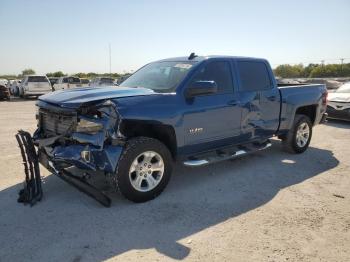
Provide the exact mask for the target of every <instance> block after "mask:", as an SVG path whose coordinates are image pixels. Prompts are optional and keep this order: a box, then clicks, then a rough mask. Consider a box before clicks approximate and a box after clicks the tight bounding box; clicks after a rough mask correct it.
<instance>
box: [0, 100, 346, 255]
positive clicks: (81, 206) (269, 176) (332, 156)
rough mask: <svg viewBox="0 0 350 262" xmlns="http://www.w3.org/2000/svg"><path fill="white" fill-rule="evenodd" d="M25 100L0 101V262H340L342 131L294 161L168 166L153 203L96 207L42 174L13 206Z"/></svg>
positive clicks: (270, 158)
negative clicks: (26, 197) (36, 198)
mask: <svg viewBox="0 0 350 262" xmlns="http://www.w3.org/2000/svg"><path fill="white" fill-rule="evenodd" d="M34 104H35V100H27V101H23V100H13V101H11V102H0V136H1V140H0V153H1V159H0V169H1V173H0V261H75V262H77V261H102V260H112V261H114V260H116V261H135V260H137V261H140V260H142V261H167V260H188V261H220V262H221V261H327V262H328V261H337V262H338V261H350V191H349V188H350V123H344V122H329V123H328V124H326V125H321V126H317V127H316V128H315V129H314V134H313V139H312V142H311V146H310V148H309V149H308V150H307V152H305V153H304V154H301V155H290V154H287V153H284V152H282V151H281V147H280V143H279V142H278V141H274V145H273V147H272V148H271V149H268V150H266V151H263V152H259V153H255V154H252V155H250V156H246V157H244V158H241V159H236V160H234V161H225V162H221V163H218V164H214V165H211V166H208V167H201V168H196V169H190V168H185V167H183V166H181V165H180V164H177V165H176V168H175V172H174V174H173V177H172V179H171V181H170V183H169V185H168V187H167V189H166V190H165V191H164V193H163V194H162V195H161V196H160V197H158V198H157V199H155V200H153V201H150V202H148V203H144V204H133V203H131V202H128V201H126V200H124V199H122V197H121V196H119V195H118V194H117V193H113V194H112V199H113V205H112V207H111V208H104V207H102V206H100V205H99V204H98V203H97V202H95V201H94V200H92V199H90V198H89V197H87V196H85V195H83V194H81V193H80V192H78V191H77V190H76V189H74V188H72V187H71V186H70V185H68V184H65V183H64V182H63V181H61V180H60V179H58V178H56V177H54V176H53V175H50V174H49V173H48V172H47V171H46V170H44V169H42V174H43V175H44V183H45V184H44V199H43V201H42V202H41V203H39V204H38V205H36V206H34V207H32V208H30V207H29V206H23V205H22V204H17V203H16V199H17V192H18V190H19V189H20V187H21V183H22V181H23V178H24V175H23V170H22V165H21V158H20V154H19V151H18V147H17V145H16V141H15V139H14V134H15V132H16V130H17V129H20V128H23V129H26V130H30V131H34V129H35V126H36V121H35V117H34V115H35V106H34Z"/></svg>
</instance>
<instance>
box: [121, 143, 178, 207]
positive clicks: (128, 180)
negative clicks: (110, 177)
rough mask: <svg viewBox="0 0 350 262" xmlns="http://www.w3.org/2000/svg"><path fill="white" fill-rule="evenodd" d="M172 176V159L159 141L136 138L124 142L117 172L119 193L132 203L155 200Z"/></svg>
mask: <svg viewBox="0 0 350 262" xmlns="http://www.w3.org/2000/svg"><path fill="white" fill-rule="evenodd" d="M171 172H172V157H171V154H170V152H169V150H168V149H167V147H166V146H165V145H164V144H163V143H161V142H160V141H158V140H156V139H153V138H148V137H137V138H133V139H131V140H130V141H128V142H127V145H126V147H125V149H124V151H123V154H122V155H121V157H120V160H119V163H118V167H117V171H116V174H115V176H116V185H117V187H118V190H119V191H120V193H121V194H122V195H123V196H124V197H125V198H127V199H129V200H131V201H133V202H145V201H148V200H151V199H153V198H155V197H157V196H158V195H159V194H160V193H161V192H162V191H163V190H164V188H165V187H166V185H167V184H168V182H169V180H170V176H171Z"/></svg>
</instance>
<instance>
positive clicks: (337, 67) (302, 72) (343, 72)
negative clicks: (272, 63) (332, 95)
mask: <svg viewBox="0 0 350 262" xmlns="http://www.w3.org/2000/svg"><path fill="white" fill-rule="evenodd" d="M274 73H275V75H276V76H279V77H282V78H295V77H311V78H317V77H350V63H348V64H343V65H341V64H327V65H322V64H309V65H308V66H306V67H304V66H303V65H302V64H299V65H289V64H285V65H279V66H277V67H276V68H275V70H274Z"/></svg>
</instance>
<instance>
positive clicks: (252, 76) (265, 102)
mask: <svg viewBox="0 0 350 262" xmlns="http://www.w3.org/2000/svg"><path fill="white" fill-rule="evenodd" d="M236 66H237V73H238V76H239V80H240V81H239V82H240V88H239V89H240V90H239V93H240V100H241V104H242V107H243V109H242V135H243V136H244V138H245V139H246V140H251V139H259V138H267V137H271V136H272V135H273V134H274V133H275V132H276V130H277V128H278V125H279V113H280V95H279V91H278V89H277V88H276V87H275V84H274V82H273V80H272V79H271V74H272V72H270V69H269V68H270V67H269V66H268V65H267V64H266V62H265V61H264V60H261V61H260V60H244V59H242V60H237V62H236Z"/></svg>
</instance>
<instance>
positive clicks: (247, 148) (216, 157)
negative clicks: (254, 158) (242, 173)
mask: <svg viewBox="0 0 350 262" xmlns="http://www.w3.org/2000/svg"><path fill="white" fill-rule="evenodd" d="M271 145H272V144H271V142H270V140H267V141H266V142H264V143H261V144H249V145H244V146H237V147H234V148H230V149H225V150H216V151H213V152H209V153H206V154H202V155H198V156H194V157H192V158H191V159H188V160H186V161H184V162H183V164H184V165H185V166H189V167H197V166H204V165H208V164H212V163H215V162H219V161H224V160H228V159H232V158H236V157H239V156H243V155H247V154H249V153H253V152H256V151H261V150H265V149H267V148H269V147H271Z"/></svg>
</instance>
